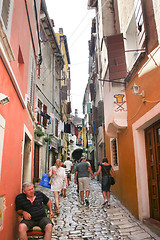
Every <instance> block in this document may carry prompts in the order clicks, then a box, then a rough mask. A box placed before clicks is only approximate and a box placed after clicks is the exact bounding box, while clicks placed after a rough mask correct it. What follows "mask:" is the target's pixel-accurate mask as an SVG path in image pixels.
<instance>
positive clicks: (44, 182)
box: [39, 173, 51, 188]
mask: <svg viewBox="0 0 160 240" xmlns="http://www.w3.org/2000/svg"><path fill="white" fill-rule="evenodd" d="M49 181H50V177H49V176H48V174H46V173H43V174H42V179H41V181H40V184H39V185H40V186H42V187H46V188H51V185H50V184H49Z"/></svg>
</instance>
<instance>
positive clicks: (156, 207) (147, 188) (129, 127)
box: [104, 0, 160, 222]
mask: <svg viewBox="0 0 160 240" xmlns="http://www.w3.org/2000/svg"><path fill="white" fill-rule="evenodd" d="M132 4H133V6H132V8H133V9H134V11H132V12H131V16H132V14H133V16H132V18H127V17H128V16H129V14H130V11H129V6H127V8H128V15H127V14H126V13H125V14H126V16H125V17H126V18H127V19H129V20H128V22H126V25H127V26H128V27H126V26H124V28H123V27H122V22H123V20H124V19H125V18H124V19H123V17H124V16H123V11H124V8H125V6H123V5H120V2H119V1H117V6H114V7H115V9H116V11H119V12H121V14H120V15H119V20H118V21H119V24H120V28H121V29H120V32H122V33H123V42H124V54H125V61H126V70H127V71H126V76H124V78H123V77H121V79H120V81H121V82H123V80H124V84H125V91H124V94H122V89H123V87H122V86H121V85H122V84H118V83H117V86H118V87H117V86H116V84H115V83H114V80H113V82H112V83H110V86H111V84H112V89H115V90H113V92H114V108H113V112H114V113H113V115H114V117H113V120H112V121H110V122H109V124H108V122H107V121H108V120H107V118H108V116H107V115H106V116H104V118H105V123H106V124H105V146H106V156H107V157H109V159H110V160H111V164H112V165H113V168H114V170H115V172H116V184H115V186H114V187H112V190H113V192H114V194H115V195H116V196H117V197H118V198H119V199H120V201H121V202H122V203H123V204H124V205H125V206H126V207H127V208H128V209H129V210H130V211H131V212H132V213H133V214H134V215H135V216H136V217H137V218H138V219H140V220H141V221H143V220H146V219H147V220H152V221H153V222H156V221H160V179H159V176H160V91H159V89H160V81H159V71H160V61H159V56H160V45H159V28H158V24H159V22H158V20H157V15H156V5H155V3H154V1H147V2H144V1H139V0H138V1H137V5H134V1H132ZM137 6H138V7H137ZM136 8H139V9H140V10H139V13H137V9H136ZM137 14H139V15H137ZM139 16H141V17H139ZM117 19H118V17H117ZM117 19H116V20H117ZM116 22H117V21H116ZM133 23H135V26H134V24H133ZM148 23H149V24H148ZM138 26H141V28H138ZM124 29H125V31H124ZM116 34H117V35H116ZM118 34H120V33H119V32H118V28H116V32H115V35H114V36H118ZM134 34H135V36H136V37H135V39H134V37H133V36H134ZM114 36H113V37H114ZM131 36H132V38H130V37H131ZM111 37H112V36H111ZM113 37H112V39H113ZM107 47H108V50H109V51H110V48H109V46H108V45H107ZM114 53H115V55H114V58H115V59H116V54H117V53H116V48H115V50H114ZM112 54H113V52H112ZM117 56H118V57H119V55H117ZM118 57H117V59H118ZM133 59H134V60H133ZM112 60H113V59H112ZM111 64H112V63H111V57H110V56H109V65H110V67H109V68H110V69H111V67H113V66H111ZM116 67H117V66H116ZM120 69H121V70H122V67H121V68H120ZM116 71H117V72H116ZM114 73H117V75H119V74H120V73H121V72H120V70H117V69H116V68H115V72H114ZM110 75H111V73H109V76H110ZM111 80H112V79H111ZM117 81H119V79H118V78H117ZM106 84H108V83H105V84H104V90H106V87H105V85H106ZM115 93H116V94H115ZM122 95H123V97H124V98H123V99H121V100H122V101H121V102H118V100H117V96H119V97H120V96H122ZM104 99H105V97H104ZM106 106H107V103H105V102H104V107H106ZM105 112H107V110H106V111H105ZM118 112H119V114H120V115H117V113H118ZM124 121H125V124H123V123H124ZM117 123H118V124H117ZM111 126H112V128H111Z"/></svg>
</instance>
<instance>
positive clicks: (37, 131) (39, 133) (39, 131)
mask: <svg viewBox="0 0 160 240" xmlns="http://www.w3.org/2000/svg"><path fill="white" fill-rule="evenodd" d="M34 134H35V135H37V136H38V137H42V136H44V132H42V130H41V129H40V128H36V129H35V131H34Z"/></svg>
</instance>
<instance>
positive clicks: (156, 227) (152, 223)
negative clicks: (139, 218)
mask: <svg viewBox="0 0 160 240" xmlns="http://www.w3.org/2000/svg"><path fill="white" fill-rule="evenodd" d="M143 223H144V224H145V225H146V226H147V227H148V228H149V229H150V230H151V231H153V232H154V233H155V234H157V235H158V236H159V237H160V222H159V221H157V220H155V219H152V218H148V219H144V220H143Z"/></svg>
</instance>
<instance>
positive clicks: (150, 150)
mask: <svg viewBox="0 0 160 240" xmlns="http://www.w3.org/2000/svg"><path fill="white" fill-rule="evenodd" d="M145 138H146V156H147V168H148V185H149V199H150V217H151V218H153V219H156V220H158V221H160V121H159V122H157V123H155V124H154V125H152V126H150V127H149V128H147V129H146V130H145Z"/></svg>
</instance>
